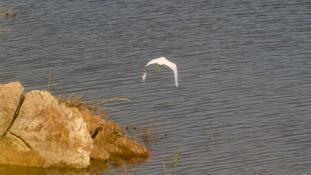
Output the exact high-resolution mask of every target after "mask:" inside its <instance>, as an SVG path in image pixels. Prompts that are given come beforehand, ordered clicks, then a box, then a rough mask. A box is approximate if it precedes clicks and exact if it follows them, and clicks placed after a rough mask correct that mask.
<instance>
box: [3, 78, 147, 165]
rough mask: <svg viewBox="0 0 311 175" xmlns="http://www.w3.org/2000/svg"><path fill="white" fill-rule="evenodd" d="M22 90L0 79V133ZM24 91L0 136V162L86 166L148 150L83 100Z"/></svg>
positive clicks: (136, 158)
mask: <svg viewBox="0 0 311 175" xmlns="http://www.w3.org/2000/svg"><path fill="white" fill-rule="evenodd" d="M23 93H24V88H23V87H22V85H21V84H20V83H19V82H14V83H9V84H5V85H0V135H2V134H3V133H4V131H5V130H6V129H7V128H8V126H9V125H10V123H11V121H12V118H13V115H14V112H15V110H16V108H17V106H18V105H19V103H20V102H19V99H20V96H21V95H22V94H23ZM24 96H25V100H24V101H23V103H22V105H21V108H20V111H19V114H18V116H17V118H16V120H15V121H14V123H13V125H12V127H11V128H10V129H9V130H8V132H7V134H6V136H5V137H3V138H2V139H1V140H0V150H1V151H0V164H7V165H21V166H31V167H72V168H87V167H89V166H90V159H95V160H99V161H101V162H106V161H107V160H122V161H123V160H126V161H131V162H138V161H142V160H144V159H146V158H147V157H148V155H149V152H148V150H147V149H146V148H145V147H144V146H142V145H140V144H138V143H137V142H136V141H134V140H131V139H129V138H128V137H126V136H125V135H124V132H123V129H122V128H121V127H120V126H118V125H117V124H116V123H114V122H112V121H105V120H103V119H101V118H100V117H99V116H96V115H94V114H93V113H92V111H91V109H89V108H87V107H86V108H83V104H84V103H81V104H82V105H81V104H79V105H68V103H63V102H61V101H59V100H57V99H56V98H54V97H53V96H52V95H51V94H50V93H49V92H47V91H39V90H34V91H30V92H27V93H24ZM75 103H76V102H75ZM81 106H82V107H81ZM91 136H92V137H91ZM92 138H93V139H92Z"/></svg>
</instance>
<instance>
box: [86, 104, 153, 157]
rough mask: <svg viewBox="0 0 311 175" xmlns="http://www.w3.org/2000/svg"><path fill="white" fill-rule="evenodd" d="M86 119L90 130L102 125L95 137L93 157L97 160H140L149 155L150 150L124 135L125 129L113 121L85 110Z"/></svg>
mask: <svg viewBox="0 0 311 175" xmlns="http://www.w3.org/2000/svg"><path fill="white" fill-rule="evenodd" d="M81 112H82V113H83V118H84V121H85V122H86V124H87V127H88V128H89V130H90V131H92V130H94V129H96V128H98V127H100V128H101V130H100V131H99V132H98V135H97V136H96V137H95V139H94V144H93V147H94V148H93V151H92V153H91V158H93V159H96V160H101V161H104V160H110V161H114V160H124V161H129V162H140V161H142V160H145V159H146V158H148V156H149V151H148V150H147V148H145V147H144V146H142V145H140V144H138V143H137V142H136V141H134V140H131V139H129V138H128V137H126V135H124V131H123V129H122V128H121V127H120V126H118V125H117V124H116V123H114V122H112V121H105V120H102V119H101V118H100V117H99V116H94V115H92V114H91V113H90V112H89V111H86V110H83V111H81Z"/></svg>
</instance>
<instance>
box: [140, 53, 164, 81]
mask: <svg viewBox="0 0 311 175" xmlns="http://www.w3.org/2000/svg"><path fill="white" fill-rule="evenodd" d="M159 59H160V58H156V59H153V60H150V61H149V62H148V63H147V64H146V66H145V68H144V74H143V76H142V80H143V81H145V79H146V76H147V67H148V66H149V65H151V64H157V63H158V62H159Z"/></svg>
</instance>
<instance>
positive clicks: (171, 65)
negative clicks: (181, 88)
mask: <svg viewBox="0 0 311 175" xmlns="http://www.w3.org/2000/svg"><path fill="white" fill-rule="evenodd" d="M152 64H158V65H161V66H162V65H165V66H167V67H169V68H170V69H172V70H173V72H174V78H175V85H176V87H178V71H177V66H176V64H175V63H173V62H171V61H169V60H167V59H166V58H165V57H160V58H156V59H153V60H151V61H149V62H148V63H147V64H146V66H145V71H144V74H143V76H142V79H143V81H145V79H146V76H147V67H148V66H149V65H152Z"/></svg>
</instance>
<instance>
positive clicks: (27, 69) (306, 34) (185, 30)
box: [0, 0, 311, 175]
mask: <svg viewBox="0 0 311 175" xmlns="http://www.w3.org/2000/svg"><path fill="white" fill-rule="evenodd" d="M2 4H4V5H6V6H7V7H10V8H13V9H14V10H15V11H16V12H17V16H16V18H15V19H2V20H1V21H0V27H1V28H4V29H7V30H5V31H4V32H1V33H0V83H6V82H10V81H16V80H18V81H21V82H22V83H23V84H24V86H25V87H26V89H27V90H31V89H47V86H48V81H49V78H48V75H49V72H51V73H52V79H51V85H52V86H51V89H52V91H53V93H54V94H62V95H69V94H76V95H83V97H84V98H85V99H86V100H97V99H101V98H108V97H114V96H125V97H128V98H129V99H130V102H122V103H113V104H109V105H103V106H102V108H103V109H104V110H106V111H108V112H110V115H111V116H112V118H113V119H114V120H115V121H117V122H118V123H120V124H121V125H122V126H127V125H129V124H133V125H136V126H137V127H140V128H149V129H151V131H152V133H154V134H155V135H157V136H160V137H161V136H163V139H160V140H157V141H156V142H154V143H152V144H150V145H149V149H150V151H151V155H150V157H149V159H148V160H146V161H145V162H144V163H141V164H134V165H127V168H126V171H127V172H126V173H128V174H167V171H168V172H169V173H171V169H170V167H169V165H170V164H171V160H172V159H173V158H174V157H176V155H180V161H179V162H178V165H177V167H176V168H175V170H174V171H175V172H174V173H175V174H185V175H188V174H204V175H205V174H211V175H212V174H213V175H214V174H216V175H228V174H234V175H240V174H241V175H245V174H251V175H257V174H260V175H272V174H273V175H300V174H310V173H311V127H310V126H311V116H310V113H311V1H309V0H301V1H298V0H293V1H283V0H264V1H251V0H232V1H224V0H205V1H203V0H197V1H184V0H179V1H177V0H175V1H165V0H157V1H139V0H131V1H129V0H114V1H112V0H106V1H100V0H93V1H86V0H84V1H82V0H77V1H59V0H54V1H39V0H37V1H36V0H28V1H20V0H10V1H9V0H5V1H4V2H3V3H2ZM160 56H165V57H167V58H168V59H170V60H171V61H173V62H175V63H176V64H177V65H178V68H179V83H180V87H179V88H175V87H174V77H173V74H172V72H171V71H170V70H169V69H164V70H163V71H162V72H160V73H159V72H157V71H156V69H155V67H154V68H152V69H150V72H149V74H148V77H147V81H146V83H144V84H143V83H142V82H141V75H142V70H143V66H144V64H145V63H146V62H147V61H149V60H150V59H152V58H156V57H160ZM164 166H165V167H166V168H164ZM122 171H123V172H122ZM31 172H35V173H33V174H36V171H30V174H31ZM40 173H41V171H40ZM120 173H124V170H120V168H118V167H109V168H108V169H107V170H106V171H104V172H103V174H105V175H110V174H120ZM50 174H61V173H57V171H52V172H50Z"/></svg>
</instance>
